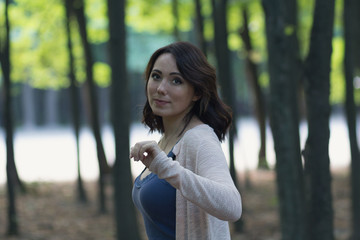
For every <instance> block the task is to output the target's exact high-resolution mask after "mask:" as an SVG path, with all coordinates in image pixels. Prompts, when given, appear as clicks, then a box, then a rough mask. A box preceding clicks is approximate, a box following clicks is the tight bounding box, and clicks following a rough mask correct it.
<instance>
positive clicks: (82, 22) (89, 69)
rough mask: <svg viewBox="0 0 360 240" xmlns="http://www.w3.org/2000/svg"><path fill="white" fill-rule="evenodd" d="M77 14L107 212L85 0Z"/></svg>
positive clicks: (77, 3) (103, 208) (105, 169)
mask: <svg viewBox="0 0 360 240" xmlns="http://www.w3.org/2000/svg"><path fill="white" fill-rule="evenodd" d="M73 6H74V10H75V15H76V17H77V21H78V25H79V32H80V36H81V41H82V44H83V48H84V54H85V62H86V82H85V87H86V90H87V102H88V103H89V111H90V118H91V120H90V122H91V125H92V130H93V134H94V137H95V141H96V150H97V156H98V160H99V200H100V202H99V204H100V205H99V208H100V209H99V210H100V212H101V213H105V212H106V205H105V198H106V197H105V174H106V173H108V171H109V169H110V168H109V166H108V164H107V160H106V155H105V150H104V146H103V143H102V140H101V131H100V124H99V116H98V106H97V95H96V91H95V84H94V77H93V65H94V62H93V57H92V53H91V46H90V43H89V41H88V37H87V33H86V18H85V12H84V9H85V6H84V1H83V0H76V1H75V2H74V5H73Z"/></svg>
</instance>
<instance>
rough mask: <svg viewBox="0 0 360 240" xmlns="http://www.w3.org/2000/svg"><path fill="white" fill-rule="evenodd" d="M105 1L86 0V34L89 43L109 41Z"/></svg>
mask: <svg viewBox="0 0 360 240" xmlns="http://www.w3.org/2000/svg"><path fill="white" fill-rule="evenodd" d="M106 3H107V1H103V0H86V1H85V7H86V9H85V13H86V17H87V30H88V31H87V33H88V35H89V39H90V42H91V43H94V44H97V43H103V42H106V41H107V40H108V39H109V32H108V24H109V21H108V18H107V5H106Z"/></svg>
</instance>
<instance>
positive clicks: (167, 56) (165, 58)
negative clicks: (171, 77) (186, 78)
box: [153, 53, 179, 72]
mask: <svg viewBox="0 0 360 240" xmlns="http://www.w3.org/2000/svg"><path fill="white" fill-rule="evenodd" d="M154 69H157V70H161V71H172V72H174V71H176V72H179V70H178V67H177V64H176V59H175V57H174V56H173V55H172V54H171V53H163V54H161V55H160V56H159V57H158V58H157V59H156V61H155V63H154V66H153V70H154Z"/></svg>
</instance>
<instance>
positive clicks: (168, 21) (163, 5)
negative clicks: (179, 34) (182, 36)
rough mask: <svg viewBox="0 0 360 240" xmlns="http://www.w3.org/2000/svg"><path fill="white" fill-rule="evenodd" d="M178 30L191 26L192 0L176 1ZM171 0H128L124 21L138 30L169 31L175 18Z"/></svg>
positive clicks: (187, 28)
mask: <svg viewBox="0 0 360 240" xmlns="http://www.w3.org/2000/svg"><path fill="white" fill-rule="evenodd" d="M178 4H179V6H178V11H179V26H178V28H179V30H181V31H189V30H190V29H191V28H192V16H193V9H194V7H193V1H191V0H182V1H178ZM172 13H173V11H172V0H142V1H141V0H129V1H128V2H127V9H126V23H127V25H128V26H131V27H132V28H133V29H134V30H135V31H138V32H151V33H161V32H166V33H171V32H172V31H173V29H174V23H175V19H174V16H173V14H172Z"/></svg>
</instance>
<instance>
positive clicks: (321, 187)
mask: <svg viewBox="0 0 360 240" xmlns="http://www.w3.org/2000/svg"><path fill="white" fill-rule="evenodd" d="M334 5H335V1H334V0H332V1H329V0H317V1H316V3H315V11H314V21H313V26H312V32H311V40H310V51H309V54H308V57H307V59H306V62H305V83H304V84H305V98H306V106H307V109H306V110H307V119H308V138H307V140H306V144H305V149H304V152H303V153H304V160H305V176H306V179H307V181H306V183H308V186H306V187H307V189H308V194H309V205H308V207H309V209H308V211H309V216H308V224H309V228H308V229H309V231H310V232H309V233H310V238H309V239H312V240H322V239H329V240H331V239H334V235H333V230H334V229H333V209H332V194H331V173H330V159H329V138H330V130H329V118H330V103H329V96H330V60H331V52H332V35H333V25H334Z"/></svg>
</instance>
